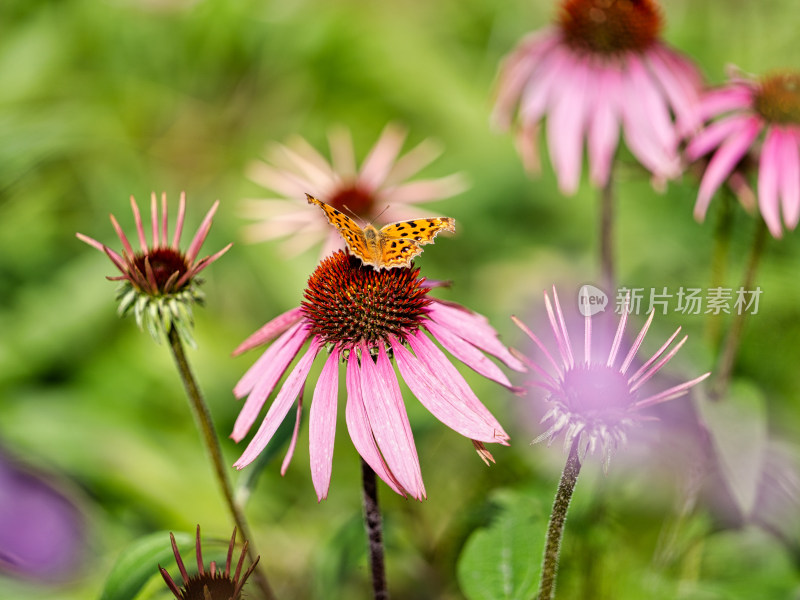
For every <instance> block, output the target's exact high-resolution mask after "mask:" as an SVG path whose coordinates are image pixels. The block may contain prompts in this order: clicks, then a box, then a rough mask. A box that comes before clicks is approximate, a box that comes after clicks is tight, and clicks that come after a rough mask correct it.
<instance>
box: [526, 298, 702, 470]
mask: <svg viewBox="0 0 800 600" xmlns="http://www.w3.org/2000/svg"><path fill="white" fill-rule="evenodd" d="M544 302H545V307H546V309H547V316H548V318H549V320H550V326H551V328H552V330H553V336H554V337H555V341H556V347H557V348H558V358H556V357H554V356H553V355H552V354H551V353H550V351H549V350H548V349H547V347H546V346H545V345H544V344H543V343H542V342H541V340H540V339H539V338H538V337H537V336H536V335H535V334H534V333H533V332H532V331H531V330H530V329H528V327H526V326H525V325H524V324H523V323H522V322H521V321H520V320H519V319H517V318H514V322H515V323H516V324H517V325H518V326H519V327H520V328H521V329H522V330H523V331H524V332H525V333H526V334H527V335H528V336H529V337H530V338H531V339H532V340H533V342H534V343H535V344H536V346H537V347H538V348H539V350H540V351H541V352H542V355H543V359H539V360H538V361H533V360H530V359H527V358H525V359H524V362H525V364H526V365H527V366H528V367H530V368H531V369H532V370H533V371H534V372H535V373H537V375H538V376H539V377H540V379H539V380H535V381H533V382H532V383H533V385H536V386H537V387H540V388H542V389H544V390H545V391H546V392H547V402H548V403H549V404H550V410H549V411H548V412H547V413H546V414H545V416H544V417H543V418H542V423H547V424H548V425H549V426H548V429H547V431H545V432H544V433H543V434H541V435H540V436H539V437H537V438H536V439H535V440H534V442H539V441H542V440H545V439H546V440H548V442H552V441H553V439H554V438H555V437H556V436H558V435H559V434H561V433H564V434H565V435H564V446H565V447H566V448H567V449H569V448H571V447H572V445H573V443H575V441H576V440H577V441H579V444H580V448H579V455H580V456H581V457H583V456H584V455H585V454H586V453H587V452H589V453H594V452H595V451H596V450H601V452H602V454H603V459H604V466H605V467H606V468H607V467H608V462H609V461H610V459H611V456H612V455H613V454H614V452H615V451H616V449H617V447H618V446H619V445H620V444H623V443H624V442H625V441H626V439H627V430H628V429H629V428H630V427H632V426H634V425H635V424H637V423H638V422H640V421H642V420H644V419H645V418H646V417H645V415H643V414H642V413H641V412H640V411H642V409H645V408H647V407H650V406H653V405H655V404H660V403H662V402H666V401H667V400H673V399H675V398H678V397H680V396H683V395H684V394H685V393H686V392H687V391H688V390H689V388H691V387H692V386H694V385H697V384H698V383H700V382H701V381H703V380H704V379H705V378H706V377H708V376H709V374H710V373H705V374H704V375H701V376H700V377H697V378H695V379H692V380H691V381H687V382H686V383H681V384H679V385H675V386H673V387H670V388H669V389H666V390H664V391H661V392H658V393H655V394H651V395H647V396H644V397H643V394H642V392H641V388H642V386H643V385H644V384H645V383H646V382H647V381H649V380H650V379H651V378H652V377H653V375H655V374H656V373H657V372H658V371H659V370H660V369H661V368H662V367H663V366H664V365H666V364H667V362H669V360H670V359H671V358H672V357H673V356H675V354H676V353H677V352H678V350H679V349H680V348H681V346H683V344H684V343H685V342H686V339H687V337H688V336H684V337H683V338H682V339H681V340H680V341H679V342H678V343H677V344H675V345H674V346H673V347H672V349H669V347H670V345H672V342H673V341H675V338H676V337H677V336H678V333H680V330H681V329H680V327H679V328H678V329H677V330H676V331H675V333H673V334H672V335H671V336H670V338H669V339H668V340H667V341H666V342H665V343H664V344H663V345H662V346H661V347H660V348H659V349H658V350H657V351H656V352H655V354H653V356H652V357H650V359H649V360H647V361H646V362H645V363H644V364H643V365H642V366H641V367H639V369H637V370H636V372H635V373H633V374H630V373H629V369H630V368H631V364H632V363H633V361H634V359H635V358H636V354H637V352H638V351H639V348H640V347H641V345H642V342H643V341H644V337H645V335H646V334H647V330H648V329H649V327H650V324H651V323H652V321H653V316H654V315H655V313H654V312H651V313H650V317H649V318H648V319H647V322H646V323H645V324H644V327H642V330H641V331H640V332H639V335H638V336H637V337H636V340H635V341H634V342H633V344H632V346H631V347H630V349H629V350H628V352H627V354H625V356H624V357H622V356H621V355H620V347H621V346H622V336H623V334H624V332H625V325H626V323H627V321H628V311H627V310H624V311H623V314H622V317H621V318H620V321H619V325H618V327H617V331H616V335H615V336H614V340H613V342H612V343H611V344H610V349H609V351H608V354H607V355H604V356H600V357H598V356H597V354H596V352H595V351H594V350H593V348H592V317H591V316H587V317H585V329H584V341H583V360H580V359H577V358H576V355H575V353H574V352H573V348H572V342H571V341H570V339H569V334H568V333H567V327H566V323H565V320H564V315H563V313H562V310H561V305H560V304H559V301H558V295H557V294H556V289H555V286H554V287H553V302H552V303H551V301H550V297H549V296H548V295H547V292H545V294H544Z"/></svg>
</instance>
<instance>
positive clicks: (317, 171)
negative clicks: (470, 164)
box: [243, 124, 466, 256]
mask: <svg viewBox="0 0 800 600" xmlns="http://www.w3.org/2000/svg"><path fill="white" fill-rule="evenodd" d="M405 138H406V132H405V131H404V130H403V129H401V128H400V127H398V126H396V125H391V124H390V125H387V126H386V128H385V129H384V130H383V133H382V134H381V136H380V138H379V139H378V141H377V142H376V143H375V145H374V146H373V147H372V149H371V150H370V151H369V153H368V154H367V156H366V158H365V159H364V160H363V162H362V163H361V166H360V167H358V166H357V164H356V159H355V150H354V149H353V141H352V139H351V136H350V133H349V131H348V130H347V129H344V128H342V127H338V128H333V129H332V130H331V132H330V134H329V136H328V140H329V144H330V156H331V160H330V161H328V159H327V158H325V157H324V156H323V155H322V154H320V153H319V152H318V151H317V150H316V149H314V148H313V147H312V146H311V145H310V144H309V143H308V142H307V141H306V140H304V139H303V138H301V137H299V136H298V137H296V138H294V139H293V140H291V141H290V142H289V143H288V144H286V145H283V144H273V145H272V146H271V148H270V149H269V151H268V153H267V160H266V161H257V162H254V163H253V164H252V165H251V166H250V168H249V176H250V178H251V179H253V180H254V181H255V182H256V183H258V184H260V185H262V186H264V187H265V188H267V189H269V190H273V191H274V192H276V194H277V195H276V196H274V197H270V198H263V199H250V200H246V201H245V202H244V205H243V208H244V216H245V217H247V218H250V219H255V220H257V221H258V222H256V223H254V224H252V225H249V226H248V227H247V228H246V229H245V237H246V238H247V239H248V240H249V241H253V242H258V241H265V240H271V239H276V238H287V239H286V241H285V242H284V249H285V250H287V251H288V252H290V253H298V252H302V251H303V250H306V249H307V248H309V247H310V246H313V245H315V244H318V243H320V242H322V243H323V251H322V256H327V255H328V254H330V253H331V252H332V251H333V250H335V249H338V248H343V247H344V245H343V242H342V238H341V236H340V235H339V234H338V232H337V231H336V230H335V229H333V228H332V227H331V226H330V224H329V223H328V222H327V220H326V219H325V217H324V215H322V213H320V212H319V210H317V209H316V208H315V207H313V206H309V205H308V203H307V202H306V194H307V193H308V194H311V195H312V196H315V197H317V198H319V199H320V200H322V201H324V202H327V203H328V204H330V205H331V206H333V207H334V208H336V209H338V210H340V211H343V212H345V213H348V214H350V215H351V216H352V215H356V216H357V217H359V218H360V219H362V220H363V222H365V223H372V222H373V221H374V220H375V219H376V218H377V217H378V215H381V220H383V221H389V222H391V221H402V220H407V219H412V218H422V217H432V216H436V215H434V214H433V213H429V212H427V211H424V210H420V209H419V208H418V207H417V204H420V203H425V202H431V201H434V200H441V199H444V198H449V197H450V196H454V195H456V194H459V193H461V192H462V191H464V189H466V185H465V181H464V178H463V177H462V176H461V175H459V174H454V175H450V176H447V177H440V178H434V179H414V180H410V181H409V179H410V178H411V177H413V176H414V175H416V174H417V173H418V172H419V171H421V170H422V169H423V168H425V167H426V166H428V165H429V164H430V163H431V162H432V161H433V160H435V159H436V158H437V157H438V156H439V154H440V150H439V149H438V148H437V147H436V145H435V144H433V143H432V142H431V141H429V140H426V141H423V142H421V143H420V144H419V145H417V146H416V147H414V148H413V149H412V150H410V151H408V152H407V153H406V154H404V155H402V156H400V151H401V149H402V147H403V142H404V141H405Z"/></svg>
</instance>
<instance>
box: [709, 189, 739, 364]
mask: <svg viewBox="0 0 800 600" xmlns="http://www.w3.org/2000/svg"><path fill="white" fill-rule="evenodd" d="M725 189H727V188H725ZM720 195H721V196H722V198H721V200H722V202H720V203H719V205H718V206H719V210H718V212H719V220H718V221H717V226H716V228H715V229H714V248H713V250H712V254H711V281H710V285H709V288H712V289H713V288H719V287H722V286H723V284H724V283H725V279H726V272H727V262H728V254H729V252H730V247H731V234H732V230H733V199H732V197H731V195H730V193H725V194H720ZM723 316H724V315H723V313H721V312H719V313H715V312H710V313H709V314H708V321H707V323H706V334H707V336H708V340H709V342H710V343H711V347H712V348H714V347H718V346H719V344H720V342H721V339H722V318H723Z"/></svg>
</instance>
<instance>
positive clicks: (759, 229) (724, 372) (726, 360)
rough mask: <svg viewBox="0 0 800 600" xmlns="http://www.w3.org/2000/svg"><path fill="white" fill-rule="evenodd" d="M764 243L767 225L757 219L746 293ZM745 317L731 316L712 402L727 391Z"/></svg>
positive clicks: (741, 311) (743, 312)
mask: <svg viewBox="0 0 800 600" xmlns="http://www.w3.org/2000/svg"><path fill="white" fill-rule="evenodd" d="M766 242H767V225H766V223H764V220H763V219H758V221H757V224H756V232H755V236H754V237H753V246H752V248H751V249H750V257H749V258H748V260H747V267H746V269H745V273H744V278H743V280H742V286H741V288H742V289H743V290H746V291H748V290H752V289H753V285H754V284H755V281H756V273H757V272H758V265H759V263H760V262H761V256H762V255H763V254H764V246H765V245H766ZM746 315H747V311H746V310H744V309H742V308H740V309H739V310H738V311H737V312H736V314H735V315H733V321H732V322H731V328H730V331H728V337H726V338H725V345H724V346H723V347H722V350H721V352H720V359H719V363H718V366H717V369H716V378H715V380H714V383H713V384H712V385H711V390H710V391H709V396H710V398H711V399H712V400H719V399H721V398H723V397H724V396H725V393H726V392H727V391H728V384H729V383H730V380H731V376H732V375H733V365H734V363H735V362H736V355H737V353H738V352H739V345H740V343H741V341H742V331H743V330H744V322H745V316H746Z"/></svg>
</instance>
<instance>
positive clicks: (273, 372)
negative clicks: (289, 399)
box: [231, 323, 308, 442]
mask: <svg viewBox="0 0 800 600" xmlns="http://www.w3.org/2000/svg"><path fill="white" fill-rule="evenodd" d="M306 339H308V327H307V325H305V324H304V323H298V324H297V325H295V326H294V327H293V328H292V329H290V330H289V331H287V332H286V333H284V334H283V335H282V336H281V337H280V338H279V339H278V340H276V342H275V343H274V344H273V345H272V346H270V347H269V348H268V349H267V351H266V352H264V354H263V355H262V356H261V357H260V358H259V359H258V360H257V361H256V362H255V363H254V364H253V366H252V367H250V368H249V369H248V370H247V372H246V373H245V374H244V376H243V377H242V378H241V379H240V380H239V382H238V383H237V384H236V387H234V388H233V393H234V395H235V396H236V397H237V398H242V397H244V396H245V395H247V394H249V395H248V396H247V400H246V401H245V403H244V406H243V407H242V410H241V411H239V416H238V417H236V422H235V423H234V425H233V432H232V433H231V438H233V439H234V440H235V441H237V442H239V441H241V440H242V439H243V438H244V436H245V435H247V432H248V431H250V427H252V426H253V423H255V420H256V418H257V417H258V413H260V412H261V408H262V407H263V406H264V402H266V400H267V398H268V397H269V395H270V394H271V393H272V390H273V389H274V388H275V386H276V385H277V383H278V380H279V379H280V378H281V377H282V376H283V373H284V372H285V371H286V368H287V367H288V366H289V363H291V362H292V360H293V359H294V357H295V356H297V353H298V352H299V351H300V348H301V347H302V346H303V344H304V343H305V341H306Z"/></svg>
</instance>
